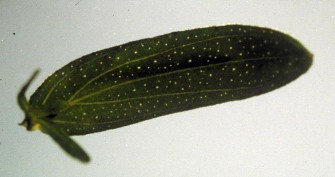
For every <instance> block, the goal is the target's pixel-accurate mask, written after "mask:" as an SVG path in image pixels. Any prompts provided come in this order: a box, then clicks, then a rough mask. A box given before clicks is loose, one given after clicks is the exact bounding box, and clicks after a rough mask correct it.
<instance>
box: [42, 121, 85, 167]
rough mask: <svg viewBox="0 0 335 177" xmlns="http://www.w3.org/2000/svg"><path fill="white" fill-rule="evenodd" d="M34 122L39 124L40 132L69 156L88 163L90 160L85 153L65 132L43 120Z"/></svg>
mask: <svg viewBox="0 0 335 177" xmlns="http://www.w3.org/2000/svg"><path fill="white" fill-rule="evenodd" d="M36 122H37V123H38V124H40V126H41V130H42V131H44V132H45V133H47V134H49V135H50V136H51V138H52V139H53V140H54V141H55V142H56V143H58V144H59V145H60V146H61V147H62V148H63V149H64V150H65V152H67V153H68V154H69V155H71V156H72V157H74V158H77V159H78V160H80V161H82V162H88V161H90V158H89V156H88V155H87V154H86V152H85V151H84V150H83V149H82V148H81V147H80V146H79V145H78V144H77V143H76V142H74V141H73V140H72V139H71V138H70V137H69V135H67V133H66V132H64V131H63V130H61V129H59V128H57V127H55V126H53V125H51V124H50V123H48V122H47V121H44V120H43V119H36Z"/></svg>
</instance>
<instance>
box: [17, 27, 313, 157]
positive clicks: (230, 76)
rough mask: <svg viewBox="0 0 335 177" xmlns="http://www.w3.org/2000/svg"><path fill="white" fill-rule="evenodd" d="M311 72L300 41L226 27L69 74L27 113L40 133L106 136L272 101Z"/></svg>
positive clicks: (112, 52) (138, 45) (113, 51)
mask: <svg viewBox="0 0 335 177" xmlns="http://www.w3.org/2000/svg"><path fill="white" fill-rule="evenodd" d="M311 64H312V54H311V53H309V52H308V51H307V50H306V49H305V48H304V47H303V46H302V45H301V44H300V43H299V42H298V41H296V40H295V39H293V38H291V37H290V36H288V35H286V34H283V33H280V32H277V31H274V30H271V29H267V28H259V27H252V26H241V25H228V26H222V27H209V28H201V29H194V30H188V31H182V32H174V33H170V34H166V35H162V36H158V37H155V38H150V39H143V40H139V41H135V42H130V43H127V44H124V45H121V46H116V47H112V48H109V49H105V50H101V51H98V52H94V53H92V54H89V55H86V56H84V57H81V58H79V59H77V60H75V61H73V62H71V63H69V64H68V65H66V66H64V67H63V68H61V69H60V70H58V71H56V72H55V73H54V74H52V75H51V76H50V77H49V78H48V79H47V80H46V81H45V82H44V83H43V84H42V85H41V86H40V87H39V88H38V89H37V91H36V92H35V93H34V94H33V95H32V97H31V99H30V101H29V105H28V107H31V108H32V109H31V110H34V111H35V112H38V114H30V113H27V110H30V109H25V108H24V110H25V112H26V115H30V116H26V119H25V122H31V125H30V126H34V125H36V124H40V123H39V122H38V121H34V120H37V119H43V120H45V122H46V124H45V126H44V128H47V127H50V126H52V127H56V128H57V129H59V130H62V131H64V134H66V133H67V134H68V135H83V134H88V133H94V132H99V131H104V130H108V129H113V128H118V127H122V126H126V125H129V124H133V123H136V122H140V121H143V120H147V119H151V118H155V117H158V116H161V115H166V114H171V113H175V112H180V111H185V110H190V109H194V108H198V107H203V106H209V105H214V104H218V103H223V102H227V101H233V100H240V99H244V98H249V97H252V96H256V95H259V94H262V93H266V92H269V91H271V90H274V89H277V88H279V87H281V86H283V85H285V84H287V83H289V82H291V81H292V80H294V79H296V78H297V77H299V76H300V75H301V74H303V73H305V72H306V71H307V70H308V68H309V67H310V65H311ZM21 97H22V94H21ZM21 105H23V104H21ZM22 107H24V105H23V106H22ZM28 112H29V111H28ZM31 115H34V116H31ZM204 121H208V119H207V120H204ZM28 129H31V127H29V126H28ZM44 132H45V133H47V134H51V133H50V132H49V131H48V130H46V131H44ZM65 132H66V133H65ZM58 135H60V134H58ZM64 136H65V135H64ZM53 137H54V136H53ZM54 139H55V137H54ZM55 140H56V141H58V142H59V141H61V139H60V138H59V137H57V138H56V139H55ZM78 150H81V149H80V148H79V146H78ZM68 152H69V153H71V154H73V153H74V151H73V150H71V151H68ZM75 156H76V157H78V158H79V159H80V158H81V155H78V154H77V155H75ZM82 159H83V158H82ZM82 159H81V160H82ZM87 160H88V157H87Z"/></svg>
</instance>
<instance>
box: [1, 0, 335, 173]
mask: <svg viewBox="0 0 335 177" xmlns="http://www.w3.org/2000/svg"><path fill="white" fill-rule="evenodd" d="M78 2H79V0H76V1H74V0H39V1H38V0H30V1H25V0H0V79H1V80H0V96H1V99H0V176H3V177H25V176H27V177H32V176H33V177H45V176H48V177H62V176H66V177H70V176H71V177H92V176H95V177H100V176H101V177H103V176H113V177H158V176H159V177H186V176H190V177H223V176H227V177H228V176H229V177H235V176H236V177H256V176H257V177H291V176H292V177H297V176H299V177H332V176H335V116H334V115H335V113H334V111H335V110H334V108H335V99H334V97H335V96H334V94H335V93H334V91H335V83H334V82H335V78H334V71H335V61H334V51H335V10H334V9H335V8H334V7H335V1H332V0H328V1H322V0H321V1H320V0H318V1H303V0H300V1H298V0H296V1H279V0H277V1H262V0H259V1H219V0H203V1H200V0H185V1H181V0H178V1H176V0H170V1H158V0H157V1H144V0H143V1H142V0H138V1H130V0H128V1H108V0H106V1H95V0H81V1H80V2H79V3H78ZM232 23H233V24H235V23H236V24H249V25H258V26H265V27H271V28H274V29H277V30H280V31H283V32H287V33H289V34H290V35H292V36H294V37H295V38H297V39H298V40H299V41H301V42H302V43H303V44H304V45H305V46H306V47H307V48H308V49H309V50H310V51H311V52H312V53H313V54H314V63H313V66H312V67H311V69H310V70H309V71H308V72H307V73H306V74H305V75H303V76H302V77H300V78H299V79H297V80H296V81H294V82H292V83H291V84H289V85H287V86H285V87H283V88H281V89H278V90H276V91H273V92H270V93H268V94H264V95H261V96H258V97H254V98H251V99H246V100H243V101H236V102H230V103H224V104H220V105H216V106H211V107H206V108H201V109H197V110H193V111H187V112H183V113H178V114H172V115H168V116H163V117H160V118H156V119H153V120H150V121H145V122H142V123H138V124H134V125H131V126H127V127H122V128H119V129H115V130H110V131H105V132H101V133H96V134H91V135H86V136H78V137H75V139H76V140H77V141H78V142H79V143H80V144H81V145H82V146H83V147H84V148H85V149H86V150H87V151H88V153H89V154H90V156H91V157H92V162H91V163H89V164H86V165H85V164H82V163H79V162H78V161H76V160H73V159H72V158H70V157H69V156H67V155H66V154H65V153H63V151H62V150H61V149H60V148H59V147H58V146H57V145H56V144H55V143H54V142H53V141H52V140H51V139H50V138H49V137H48V136H46V135H45V134H43V133H41V132H40V131H35V132H27V131H26V130H25V129H24V128H23V127H20V126H18V125H17V123H19V122H21V121H22V120H23V117H24V115H23V112H22V111H21V110H20V109H19V107H18V105H17V103H16V95H17V93H18V91H19V89H20V87H21V86H22V84H23V83H24V82H26V80H27V79H28V77H29V76H30V75H31V73H32V72H33V71H34V70H35V69H36V68H40V69H41V70H42V73H41V74H40V75H39V77H38V79H37V80H36V81H35V82H34V83H33V85H32V87H31V89H30V90H29V92H28V95H30V94H32V93H33V91H34V90H35V89H36V88H37V87H38V85H39V84H41V83H42V81H43V79H45V78H46V77H47V76H48V75H49V74H52V73H53V72H54V71H55V70H56V69H59V68H60V67H62V66H64V65H65V64H67V63H69V62H70V61H72V60H74V59H76V58H79V57H81V56H82V55H85V54H88V53H91V52H94V51H97V50H100V49H104V48H107V47H111V46H115V45H119V44H123V43H126V42H129V41H134V40H138V39H142V38H147V37H154V36H157V35H161V34H165V33H169V32H172V31H180V30H186V29H192V28H198V27H204V26H212V25H225V24H232ZM14 33H15V35H14Z"/></svg>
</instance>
